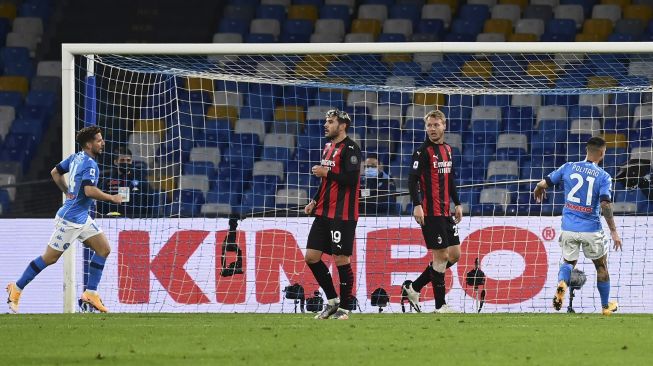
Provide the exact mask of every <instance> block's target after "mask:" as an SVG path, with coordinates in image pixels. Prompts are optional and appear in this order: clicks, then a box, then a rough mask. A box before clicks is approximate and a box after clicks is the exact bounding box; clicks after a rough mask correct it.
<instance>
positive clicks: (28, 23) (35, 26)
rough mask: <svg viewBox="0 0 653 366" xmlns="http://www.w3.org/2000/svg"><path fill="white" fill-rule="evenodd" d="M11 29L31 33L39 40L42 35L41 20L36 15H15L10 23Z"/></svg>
mask: <svg viewBox="0 0 653 366" xmlns="http://www.w3.org/2000/svg"><path fill="white" fill-rule="evenodd" d="M12 30H13V31H14V32H17V33H28V34H33V35H35V36H37V37H38V38H39V40H40V38H41V35H43V20H42V19H41V18H38V17H23V16H20V17H16V18H14V21H13V24H12Z"/></svg>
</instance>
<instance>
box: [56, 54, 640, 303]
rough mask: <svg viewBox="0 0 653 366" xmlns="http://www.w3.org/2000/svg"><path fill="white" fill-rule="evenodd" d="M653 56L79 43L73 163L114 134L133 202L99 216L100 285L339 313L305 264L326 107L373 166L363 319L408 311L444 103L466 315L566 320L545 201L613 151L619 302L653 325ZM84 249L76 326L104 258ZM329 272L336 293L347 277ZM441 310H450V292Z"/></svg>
mask: <svg viewBox="0 0 653 366" xmlns="http://www.w3.org/2000/svg"><path fill="white" fill-rule="evenodd" d="M651 47H652V46H651V45H650V44H648V43H638V44H629V43H624V44H616V43H611V44H603V43H592V44H588V43H582V44H578V43H575V44H547V43H539V44H518V43H515V44H511V45H497V44H482V43H474V44H447V43H443V44H437V45H433V44H309V45H300V46H298V45H282V44H275V45H243V44H237V45H231V44H230V45H218V44H213V45H106V46H101V45H90V46H84V45H65V46H64V83H65V84H66V85H68V87H69V91H67V94H66V95H64V131H63V134H64V143H65V145H66V146H65V149H64V152H65V153H64V156H66V155H67V154H68V153H70V152H72V151H73V150H74V149H75V146H74V144H73V142H72V139H71V136H72V134H73V133H74V131H75V130H76V129H79V128H80V127H83V126H84V125H88V124H97V125H99V126H100V127H101V128H102V129H103V134H104V138H105V141H106V147H105V154H104V155H103V156H102V157H101V158H100V159H99V160H100V161H99V162H98V163H99V164H100V168H101V171H102V172H101V173H102V174H103V175H102V177H103V179H102V181H101V183H100V186H101V187H104V188H103V189H105V190H106V191H115V192H118V191H120V192H122V193H123V194H126V195H128V196H129V202H126V203H123V204H120V205H108V204H102V203H98V205H97V207H96V210H95V211H96V213H95V214H96V217H97V218H98V222H99V224H100V226H101V227H102V229H103V230H104V232H105V233H106V234H107V237H108V238H109V241H110V243H111V245H112V248H113V252H112V254H111V256H110V257H109V260H108V261H107V264H106V266H105V270H104V277H103V280H102V283H101V285H100V288H99V290H100V293H101V294H102V296H103V299H104V302H105V304H106V305H107V307H108V308H109V309H110V310H111V311H114V312H284V313H288V312H295V311H301V310H302V309H305V311H311V310H314V309H316V308H317V307H319V298H323V297H324V295H323V293H321V292H320V289H319V288H318V286H317V283H316V282H315V280H314V279H313V276H312V274H311V272H310V270H309V269H308V267H307V265H306V264H305V262H304V259H303V256H304V252H305V247H306V239H307V235H308V232H309V229H310V226H311V223H312V220H313V218H311V217H307V216H306V215H304V213H303V207H304V205H305V204H306V203H308V202H309V200H310V199H311V198H312V197H313V196H314V195H315V192H316V190H317V189H318V186H319V183H320V181H319V179H318V178H316V177H314V176H312V175H311V167H312V166H313V165H316V164H320V161H321V158H322V157H321V154H322V149H323V147H324V144H325V143H326V142H327V141H326V140H325V138H324V127H323V125H324V120H325V114H326V112H327V111H328V110H331V109H339V110H342V111H346V112H347V113H348V114H349V116H350V117H351V120H352V125H351V126H350V128H349V130H348V135H349V136H350V137H351V138H352V139H353V140H355V141H356V142H357V143H358V144H359V145H360V147H361V150H362V152H363V159H364V160H365V161H364V163H363V164H362V169H361V199H360V202H361V204H360V207H359V209H360V213H361V217H360V219H359V221H358V227H357V230H356V240H355V249H354V255H353V257H352V265H353V268H354V275H355V285H354V292H353V293H354V296H355V297H356V300H357V301H356V302H355V304H357V307H356V310H355V311H356V312H358V311H359V310H361V311H363V312H376V311H379V309H380V308H381V307H382V308H383V309H384V311H385V312H394V313H398V312H401V311H402V306H401V304H402V293H401V285H402V284H403V283H404V281H406V280H414V279H415V278H416V277H417V275H419V273H421V272H422V270H423V269H424V268H425V267H426V265H427V264H428V263H429V261H430V254H429V253H428V252H427V250H426V247H425V244H424V240H423V238H422V232H421V230H420V228H419V225H418V224H416V223H415V221H414V219H413V218H412V210H413V207H412V204H411V201H410V199H409V197H408V194H407V179H408V170H409V169H410V165H411V156H412V153H413V152H414V151H415V150H416V148H417V147H418V146H419V145H420V144H421V143H422V142H423V141H424V140H425V138H426V134H425V129H424V121H423V117H424V115H425V114H426V113H427V112H428V111H430V110H433V109H439V110H441V111H443V112H444V113H445V115H446V116H447V121H446V127H447V132H446V142H447V143H448V144H449V145H451V147H452V149H453V154H452V155H453V158H452V159H453V161H454V166H455V173H456V183H457V185H458V192H459V194H460V199H461V201H462V203H463V207H464V214H465V217H464V219H463V221H462V222H461V223H460V225H459V227H458V229H459V230H458V234H459V237H460V241H461V250H462V254H461V257H460V260H459V262H458V263H457V264H456V265H455V266H453V267H451V268H450V269H448V270H447V273H446V288H447V297H446V299H447V302H448V303H449V304H450V305H451V306H452V307H453V308H455V309H458V310H459V311H462V312H475V311H477V310H478V307H479V305H480V303H482V304H483V307H482V311H483V312H486V311H487V312H548V311H552V309H551V306H550V302H551V298H552V297H553V292H554V286H555V283H556V281H557V272H558V263H559V261H560V258H561V251H560V248H559V246H558V241H557V238H558V236H559V233H560V231H561V229H560V215H561V212H562V208H563V204H564V197H563V195H564V188H563V187H555V188H554V189H551V190H549V194H548V196H547V199H546V200H545V202H544V203H543V204H536V203H535V202H534V201H533V199H532V193H531V192H532V190H533V187H534V184H535V183H536V182H537V181H539V180H540V179H542V178H543V177H545V176H546V175H547V174H549V173H550V172H551V171H553V170H554V169H555V168H557V167H559V166H560V165H562V164H563V163H565V162H567V161H579V160H583V159H584V157H585V142H586V141H587V140H588V139H589V138H590V137H592V136H602V137H603V138H604V139H605V140H606V141H607V144H608V145H607V146H608V149H607V154H606V157H605V160H604V161H603V162H602V164H601V165H602V167H603V168H604V169H605V170H606V171H607V172H608V173H610V175H611V176H612V177H615V176H617V174H618V173H619V172H620V169H621V167H623V166H624V165H625V164H627V163H629V162H630V163H631V165H632V167H633V168H632V169H630V170H629V173H628V174H629V176H628V179H621V180H615V183H614V185H613V189H614V201H615V211H616V213H617V215H619V216H617V217H616V218H615V220H616V222H617V225H618V229H619V232H620V234H621V236H622V238H623V242H624V249H623V251H622V252H611V253H610V262H609V263H610V264H609V271H610V274H611V276H612V277H611V285H612V293H611V294H612V295H611V296H612V297H613V298H615V299H616V300H618V301H619V302H620V304H621V305H622V310H623V311H627V312H646V311H650V309H651V308H653V307H652V306H653V295H652V294H651V291H650V286H651V285H652V284H653V276H652V275H651V273H652V269H651V264H650V258H651V255H652V254H651V248H652V247H653V242H651V243H649V242H650V241H651V240H652V239H650V238H651V237H653V235H651V234H653V233H652V232H651V231H650V230H649V221H648V216H649V212H651V211H652V210H653V206H651V205H650V204H649V202H650V201H649V200H650V199H652V198H653V195H652V194H651V188H650V186H649V183H648V181H647V180H646V178H647V176H646V174H647V173H648V170H649V169H650V162H651V160H652V155H651V154H652V153H651V151H652V149H651V145H652V144H651V137H652V128H653V112H652V109H651V101H652V97H653V94H652V90H653V89H652V87H651V81H652V80H653V58H652V57H651V56H652V55H651V53H646V52H645V51H650V50H651V49H652V48H651ZM128 157H129V158H128ZM442 194H443V195H445V194H446V192H443V193H442ZM230 218H231V220H230ZM606 230H607V228H606ZM74 256H75V259H74V260H71V261H69V263H68V265H67V267H66V268H67V271H68V272H66V273H67V275H66V284H67V289H68V290H67V299H68V300H67V301H66V304H67V305H66V310H67V311H74V308H75V306H76V302H75V301H74V299H75V298H76V294H79V293H80V291H81V290H82V289H83V286H84V279H85V271H86V264H85V263H86V260H87V259H88V258H89V256H88V253H85V252H84V251H83V250H78V251H77V253H76V254H74ZM582 258H583V257H582V256H581V260H580V261H579V264H578V268H579V269H581V270H582V271H584V272H585V273H586V275H587V278H588V280H587V283H586V284H585V286H583V287H582V288H579V289H576V290H575V298H574V302H573V308H574V309H575V310H576V311H578V312H580V311H585V312H594V311H597V309H599V308H600V301H599V297H598V292H597V291H596V289H595V278H596V276H595V270H594V267H593V265H592V263H591V262H590V261H588V260H586V259H582ZM647 258H648V260H647ZM324 259H325V261H326V263H327V265H329V266H332V265H333V267H331V268H332V270H331V273H332V274H333V275H334V281H335V282H336V284H337V283H338V278H337V277H338V276H337V271H336V270H335V264H333V262H332V261H331V260H330V258H327V257H326V256H325V258H324ZM476 269H479V270H480V271H482V272H483V274H484V275H483V277H482V278H483V280H482V281H480V280H479V279H480V277H479V276H476V280H475V279H474V278H475V277H474V276H472V274H478V273H479V272H478V271H475V270H476ZM647 286H648V287H649V290H648V291H647V290H646V288H647ZM579 287H580V286H579ZM481 294H482V295H481ZM421 300H422V302H423V303H424V308H425V309H426V310H427V311H428V310H429V308H430V309H432V308H433V306H434V305H433V292H432V288H431V286H430V285H429V286H427V287H426V288H425V289H424V290H422V293H421ZM565 305H567V304H565ZM406 311H408V310H406Z"/></svg>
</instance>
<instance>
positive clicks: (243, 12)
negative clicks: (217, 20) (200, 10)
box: [222, 4, 256, 20]
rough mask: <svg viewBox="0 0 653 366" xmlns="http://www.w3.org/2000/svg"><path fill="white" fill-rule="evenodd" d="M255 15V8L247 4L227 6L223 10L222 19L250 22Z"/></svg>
mask: <svg viewBox="0 0 653 366" xmlns="http://www.w3.org/2000/svg"><path fill="white" fill-rule="evenodd" d="M255 15H256V8H255V7H254V6H251V5H248V4H242V5H241V4H229V5H227V6H226V7H225V8H224V11H223V13H222V17H223V18H227V19H243V20H252V19H253V18H254V16H255Z"/></svg>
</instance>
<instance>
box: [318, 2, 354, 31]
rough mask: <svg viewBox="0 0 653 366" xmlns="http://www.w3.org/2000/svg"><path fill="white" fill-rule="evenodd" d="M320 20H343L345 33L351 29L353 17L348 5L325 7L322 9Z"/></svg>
mask: <svg viewBox="0 0 653 366" xmlns="http://www.w3.org/2000/svg"><path fill="white" fill-rule="evenodd" d="M320 19H342V21H343V22H344V23H345V31H349V28H350V27H351V20H350V19H351V15H350V14H349V7H348V6H347V5H324V6H323V7H321V8H320Z"/></svg>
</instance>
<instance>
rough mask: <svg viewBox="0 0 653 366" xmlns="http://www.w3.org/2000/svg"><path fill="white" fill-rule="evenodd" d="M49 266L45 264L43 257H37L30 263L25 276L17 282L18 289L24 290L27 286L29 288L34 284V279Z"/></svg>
mask: <svg viewBox="0 0 653 366" xmlns="http://www.w3.org/2000/svg"><path fill="white" fill-rule="evenodd" d="M47 266H48V265H47V264H45V261H44V260H43V258H41V256H38V257H36V258H35V259H34V260H33V261H31V262H30V263H29V265H28V266H27V268H25V271H24V272H23V275H22V276H20V278H19V279H18V281H16V286H18V288H19V289H21V290H22V289H24V288H25V286H27V285H28V284H29V283H30V282H32V280H33V279H34V277H36V275H38V274H39V273H41V271H42V270H43V269H45V267H47Z"/></svg>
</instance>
